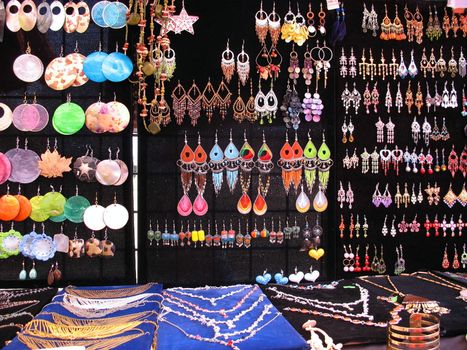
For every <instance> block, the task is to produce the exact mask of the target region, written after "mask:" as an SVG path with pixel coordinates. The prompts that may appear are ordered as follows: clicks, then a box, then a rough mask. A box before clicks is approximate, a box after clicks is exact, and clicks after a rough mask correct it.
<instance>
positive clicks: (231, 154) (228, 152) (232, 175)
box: [224, 129, 240, 193]
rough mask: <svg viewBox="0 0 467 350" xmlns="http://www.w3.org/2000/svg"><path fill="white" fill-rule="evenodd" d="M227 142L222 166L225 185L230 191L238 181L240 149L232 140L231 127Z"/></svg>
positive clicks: (233, 189)
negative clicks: (224, 173)
mask: <svg viewBox="0 0 467 350" xmlns="http://www.w3.org/2000/svg"><path fill="white" fill-rule="evenodd" d="M229 141H230V142H229V144H228V145H227V147H226V148H225V150H224V168H225V171H226V180H227V186H228V187H229V190H230V193H233V192H234V191H235V187H236V186H237V182H238V168H239V165H240V158H239V156H240V151H239V150H238V148H237V146H235V144H234V143H233V140H232V129H230V138H229Z"/></svg>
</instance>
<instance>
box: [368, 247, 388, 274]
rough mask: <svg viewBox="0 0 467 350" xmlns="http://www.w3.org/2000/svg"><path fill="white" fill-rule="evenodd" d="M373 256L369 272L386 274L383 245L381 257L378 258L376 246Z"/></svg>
mask: <svg viewBox="0 0 467 350" xmlns="http://www.w3.org/2000/svg"><path fill="white" fill-rule="evenodd" d="M374 250H375V255H374V256H373V260H372V261H371V271H373V272H377V273H379V274H380V275H382V274H384V273H385V272H386V262H385V261H384V251H383V245H382V244H381V257H380V258H378V249H377V248H376V244H375V245H374Z"/></svg>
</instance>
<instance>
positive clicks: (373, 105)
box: [341, 81, 459, 115]
mask: <svg viewBox="0 0 467 350" xmlns="http://www.w3.org/2000/svg"><path fill="white" fill-rule="evenodd" d="M411 86H412V84H411V82H410V81H409V83H408V85H407V90H406V93H405V98H404V97H403V95H402V92H401V88H400V83H398V84H397V92H396V96H395V98H393V97H392V95H391V84H390V83H388V84H387V90H386V94H385V99H384V105H385V107H386V109H387V111H388V113H391V110H392V108H394V107H395V108H397V112H398V113H401V111H402V108H403V107H404V105H405V106H406V107H407V112H408V113H409V114H412V112H413V107H414V106H415V108H416V113H417V114H418V115H421V114H422V111H423V106H426V109H427V112H430V110H431V107H433V110H434V111H436V110H437V108H439V107H441V108H444V109H449V108H457V107H458V106H459V105H458V101H457V91H456V88H455V85H454V82H452V83H451V90H449V89H448V83H447V81H446V82H445V84H444V89H443V92H442V94H441V95H440V94H439V93H438V87H437V83H435V97H432V96H431V94H430V91H429V86H428V83H427V90H426V95H425V98H424V95H423V92H422V87H421V84H420V82H419V83H418V84H417V91H416V93H415V98H414V92H413V91H412V87H411ZM379 96H380V93H379V92H378V90H377V83H375V85H374V87H373V89H372V90H370V88H369V83H367V84H366V88H365V91H364V92H363V105H364V106H365V110H366V113H367V114H369V113H370V112H371V111H373V112H375V113H377V112H378V109H377V106H378V105H379ZM361 100H362V94H361V93H360V92H359V91H358V90H357V89H356V84H355V83H354V88H353V90H352V91H350V90H349V88H348V83H346V84H345V87H344V90H343V91H342V94H341V101H342V107H343V108H344V109H345V112H346V114H348V113H349V112H351V111H352V109H351V108H353V110H354V112H355V114H358V113H359V108H360V102H361Z"/></svg>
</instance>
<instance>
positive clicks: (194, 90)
mask: <svg viewBox="0 0 467 350" xmlns="http://www.w3.org/2000/svg"><path fill="white" fill-rule="evenodd" d="M186 95H187V104H186V108H187V110H188V116H189V117H190V119H191V125H192V126H196V124H197V123H198V119H199V117H200V116H201V99H202V96H203V94H201V91H200V90H199V88H198V86H197V85H196V83H195V81H193V84H192V85H191V87H190V89H189V90H188V92H187V94H186Z"/></svg>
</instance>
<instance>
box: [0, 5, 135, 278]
mask: <svg viewBox="0 0 467 350" xmlns="http://www.w3.org/2000/svg"><path fill="white" fill-rule="evenodd" d="M95 2H97V1H94V0H91V1H86V3H87V4H88V5H89V6H90V7H92V5H94V3H95ZM27 42H29V44H30V45H31V51H32V53H33V54H36V55H37V56H38V57H39V58H41V60H42V61H43V63H44V67H47V65H48V63H49V62H50V61H51V60H52V59H53V58H55V57H57V56H59V54H60V50H61V47H63V53H64V55H67V54H69V53H72V52H73V50H74V49H75V45H76V42H78V49H79V52H80V53H82V54H83V55H85V56H86V55H88V54H90V53H92V52H94V51H97V50H98V49H99V42H101V43H102V50H103V51H105V52H113V51H115V43H116V42H118V43H119V46H120V47H121V46H122V44H123V32H122V31H116V30H109V29H102V28H100V27H98V26H97V25H96V24H94V23H93V22H92V21H91V24H90V26H89V28H88V30H87V31H86V32H85V33H83V34H78V33H72V34H68V33H65V32H64V31H63V30H60V31H58V32H53V31H48V32H47V34H40V33H39V32H38V31H37V29H34V30H33V31H31V32H27V33H25V32H23V31H22V30H20V31H19V32H18V33H11V32H10V31H9V30H5V38H4V41H3V43H1V44H0V51H1V52H2V53H1V55H0V66H1V67H2V74H0V102H3V103H5V104H7V105H8V106H9V107H10V108H11V109H12V110H13V109H14V107H16V106H17V105H19V104H21V103H23V98H24V93H25V92H27V95H28V100H29V102H31V101H32V98H33V95H34V94H36V96H37V103H39V104H42V105H43V106H44V107H46V109H47V110H48V112H49V115H50V122H49V124H48V126H47V127H46V128H45V129H44V130H43V131H41V132H39V133H26V132H20V131H18V130H17V129H16V128H15V127H14V126H13V125H12V126H10V128H8V129H7V130H5V131H2V133H1V136H0V151H1V152H3V153H5V152H6V151H8V150H9V149H11V148H14V147H15V145H16V138H17V137H19V138H20V146H21V147H23V146H24V139H25V138H26V137H27V139H28V148H29V149H31V150H34V151H35V152H36V153H38V154H39V155H41V154H42V153H44V152H45V150H46V142H47V138H49V139H50V144H51V147H53V145H54V138H57V140H58V151H59V153H60V154H61V155H63V156H67V157H71V156H72V157H73V161H74V160H75V159H76V158H77V157H79V156H82V155H84V154H85V153H86V145H91V147H92V148H93V150H94V156H95V157H97V158H98V159H107V158H108V157H109V153H108V148H109V147H111V148H112V157H115V152H116V150H117V147H119V148H120V154H119V158H120V159H122V160H123V161H124V162H125V163H126V164H127V165H128V168H129V169H130V171H131V169H132V151H131V148H132V145H131V132H132V127H131V123H130V126H129V127H128V128H127V129H126V130H125V131H124V132H122V133H119V134H110V133H106V134H100V135H98V134H93V133H91V132H90V131H89V130H88V129H87V128H86V126H84V127H83V128H82V129H81V131H79V132H78V133H77V134H75V135H72V136H62V135H60V134H58V133H57V132H56V131H55V130H54V129H53V127H52V116H53V113H54V111H55V109H56V108H57V107H58V106H59V105H61V104H62V103H64V102H66V98H67V94H68V93H70V94H71V99H72V102H75V103H77V104H78V105H80V106H81V107H82V108H83V110H86V109H87V108H88V107H89V105H91V104H92V103H94V102H97V100H98V99H99V96H101V99H102V101H104V102H109V101H111V100H113V99H114V93H115V94H116V98H117V100H118V101H120V102H122V103H124V104H125V105H126V106H128V108H129V109H130V110H131V108H130V107H129V106H130V97H131V96H130V89H129V84H128V83H127V82H123V83H119V84H116V83H110V82H106V83H103V84H97V83H94V82H91V81H89V82H87V83H86V84H85V85H83V86H81V87H77V88H69V89H67V90H65V91H55V90H52V89H51V88H49V87H48V86H47V85H46V84H45V81H44V79H43V78H41V79H40V80H39V81H38V82H35V83H31V84H27V85H25V84H22V83H21V82H20V81H19V80H18V79H17V78H16V77H15V76H14V74H13V70H12V66H13V61H14V59H15V58H16V57H18V56H19V55H20V54H22V53H24V51H25V50H26V43H27ZM72 164H73V163H72ZM7 184H8V183H5V184H3V185H1V186H0V194H4V193H6V189H7V187H6V186H7ZM9 185H10V193H13V194H16V193H17V190H18V185H17V184H13V183H9ZM38 186H40V187H41V193H42V194H45V193H47V192H49V191H50V190H51V188H50V186H54V188H55V190H56V191H58V190H60V187H62V188H63V190H62V192H63V194H64V196H65V197H70V196H73V195H74V194H75V187H76V186H78V188H79V194H80V195H83V196H84V197H86V198H87V199H88V200H89V201H90V202H91V203H93V202H94V201H95V198H96V193H97V194H98V200H99V204H101V205H103V206H104V207H105V206H107V205H109V204H111V203H112V202H113V197H114V194H116V196H117V201H118V202H119V203H121V204H123V205H125V207H126V208H127V209H128V211H129V212H130V221H129V223H128V224H127V225H126V226H125V228H124V229H122V230H119V231H111V230H110V231H109V232H108V238H109V240H111V241H113V242H114V243H115V246H116V253H115V256H114V257H113V258H110V259H102V258H92V259H91V258H89V257H87V256H85V257H82V258H80V259H71V258H69V257H68V256H65V254H63V253H57V254H56V256H55V258H54V260H53V261H58V263H59V267H60V269H61V271H62V272H63V280H62V282H61V283H63V284H67V283H79V284H112V283H114V284H118V283H120V284H121V283H129V282H133V281H134V272H133V270H134V268H133V267H132V266H133V260H134V259H133V258H132V256H133V243H132V241H133V234H132V232H133V230H132V222H133V220H132V217H133V216H132V215H131V213H132V210H133V209H132V197H131V193H132V192H131V191H132V181H131V175H130V177H129V178H128V180H127V181H126V182H125V184H124V185H122V186H119V187H109V186H102V185H100V184H99V183H97V182H96V183H91V184H89V183H85V182H81V181H79V180H78V179H77V178H76V177H75V176H74V174H73V172H68V173H65V174H64V176H63V178H55V179H48V178H45V177H42V176H40V177H39V178H38V179H37V180H36V181H34V182H33V183H31V184H27V185H23V186H21V192H22V194H24V195H25V196H26V197H28V198H31V197H33V196H35V195H36V192H37V188H38ZM32 224H33V222H32V221H31V220H30V219H28V220H26V221H25V222H23V223H16V224H15V228H16V229H18V230H19V231H20V232H21V233H23V234H26V233H29V232H31V230H32ZM3 225H4V227H6V225H10V223H3ZM76 227H77V230H78V237H79V238H83V239H84V240H87V239H88V238H90V237H91V231H90V230H88V229H87V228H86V227H85V226H84V224H79V225H75V224H72V223H71V222H69V221H65V223H64V233H65V234H67V235H68V236H69V237H71V238H72V237H73V235H74V232H75V228H76ZM41 230H42V228H41V224H40V223H39V224H36V231H37V232H38V233H40V232H41ZM45 232H46V233H47V234H48V235H50V236H53V235H54V234H56V233H59V232H60V224H57V223H53V222H51V221H50V220H48V221H46V222H45ZM96 237H97V238H99V239H102V238H103V237H104V232H103V231H101V232H96ZM22 260H23V257H22V255H21V254H20V255H18V256H14V257H10V258H9V259H8V260H6V261H4V262H2V264H0V284H2V285H5V286H8V287H11V286H12V284H15V285H21V286H32V285H36V284H43V283H45V280H46V278H47V273H48V270H49V268H50V265H51V264H52V261H48V262H40V261H36V270H37V272H38V280H37V281H29V280H27V281H15V280H17V279H18V274H19V272H20V270H21V262H22ZM31 265H32V262H31V261H30V260H29V259H27V260H26V270H27V271H29V269H30V268H31ZM20 282H21V283H20Z"/></svg>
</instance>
